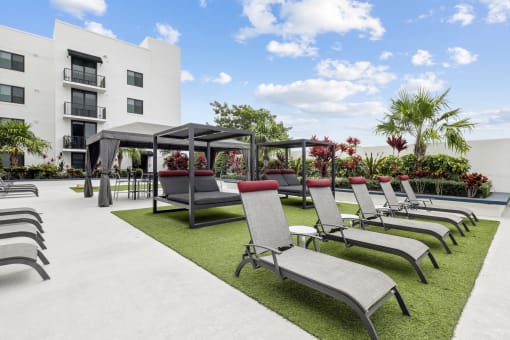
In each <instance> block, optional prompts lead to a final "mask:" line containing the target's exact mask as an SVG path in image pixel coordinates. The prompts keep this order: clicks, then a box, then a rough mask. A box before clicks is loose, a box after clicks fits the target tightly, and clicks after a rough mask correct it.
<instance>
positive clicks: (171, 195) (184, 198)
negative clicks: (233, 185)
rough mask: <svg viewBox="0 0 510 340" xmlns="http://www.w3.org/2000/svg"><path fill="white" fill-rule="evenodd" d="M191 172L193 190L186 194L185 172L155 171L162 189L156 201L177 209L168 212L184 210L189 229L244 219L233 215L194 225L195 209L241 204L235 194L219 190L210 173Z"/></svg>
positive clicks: (187, 183) (187, 180)
mask: <svg viewBox="0 0 510 340" xmlns="http://www.w3.org/2000/svg"><path fill="white" fill-rule="evenodd" d="M194 173H195V183H194V191H192V192H190V190H189V187H190V183H189V172H188V171H186V170H162V171H159V173H158V178H159V182H160V183H161V186H162V188H163V196H158V197H156V199H157V200H158V201H160V202H164V203H169V204H171V205H175V206H177V207H179V208H177V209H173V210H171V211H182V210H188V211H189V220H190V227H191V228H194V227H204V226H209V225H214V224H220V223H226V222H232V221H238V220H242V219H244V216H236V217H230V218H224V219H216V220H213V221H206V222H201V223H195V210H198V209H207V208H214V207H222V206H227V205H235V204H241V198H240V196H239V194H237V193H230V192H222V191H220V189H219V187H218V184H217V183H216V178H215V177H214V172H213V171H212V170H195V172H194ZM163 211H167V210H163Z"/></svg>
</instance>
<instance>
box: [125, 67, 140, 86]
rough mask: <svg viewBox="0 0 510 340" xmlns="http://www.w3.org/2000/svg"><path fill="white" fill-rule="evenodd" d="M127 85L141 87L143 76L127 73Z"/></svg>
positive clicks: (136, 73)
mask: <svg viewBox="0 0 510 340" xmlns="http://www.w3.org/2000/svg"><path fill="white" fill-rule="evenodd" d="M127 83H128V85H134V86H138V87H143V74H142V73H138V72H135V71H129V70H128V71H127Z"/></svg>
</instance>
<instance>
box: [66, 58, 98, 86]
mask: <svg viewBox="0 0 510 340" xmlns="http://www.w3.org/2000/svg"><path fill="white" fill-rule="evenodd" d="M71 74H72V75H71V80H72V81H74V82H76V83H82V84H87V85H92V86H98V77H97V62H95V61H92V60H86V59H81V58H77V57H72V58H71ZM99 85H101V84H99ZM101 87H103V86H101Z"/></svg>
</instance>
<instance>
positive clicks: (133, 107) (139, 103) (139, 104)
mask: <svg viewBox="0 0 510 340" xmlns="http://www.w3.org/2000/svg"><path fill="white" fill-rule="evenodd" d="M127 111H128V112H129V113H137V114H139V115H143V100H138V99H132V98H128V99H127Z"/></svg>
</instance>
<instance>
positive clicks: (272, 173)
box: [264, 169, 289, 187]
mask: <svg viewBox="0 0 510 340" xmlns="http://www.w3.org/2000/svg"><path fill="white" fill-rule="evenodd" d="M264 178H265V179H267V180H273V181H277V182H278V186H279V187H284V186H287V185H289V184H288V183H287V181H286V180H285V178H284V177H283V175H282V171H281V170H280V169H266V170H264Z"/></svg>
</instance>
